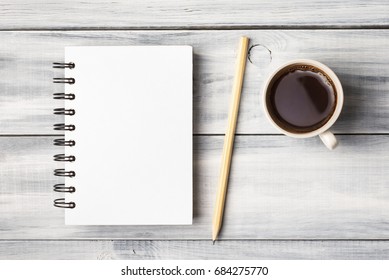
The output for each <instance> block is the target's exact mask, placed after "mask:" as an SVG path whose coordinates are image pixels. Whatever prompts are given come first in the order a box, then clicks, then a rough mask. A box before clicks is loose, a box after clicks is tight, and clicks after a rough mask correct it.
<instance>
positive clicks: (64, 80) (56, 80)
mask: <svg viewBox="0 0 389 280" xmlns="http://www.w3.org/2000/svg"><path fill="white" fill-rule="evenodd" d="M75 82H76V79H74V78H53V83H55V84H60V83H62V84H70V85H72V84H74V83H75Z"/></svg>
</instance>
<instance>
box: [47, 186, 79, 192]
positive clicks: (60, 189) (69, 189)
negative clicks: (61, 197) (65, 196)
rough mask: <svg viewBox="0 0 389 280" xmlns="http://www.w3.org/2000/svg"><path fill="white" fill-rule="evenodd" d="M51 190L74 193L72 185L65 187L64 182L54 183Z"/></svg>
mask: <svg viewBox="0 0 389 280" xmlns="http://www.w3.org/2000/svg"><path fill="white" fill-rule="evenodd" d="M53 191H55V192H61V193H65V192H67V193H74V192H75V191H76V188H75V187H73V186H70V187H65V184H55V185H54V186H53Z"/></svg>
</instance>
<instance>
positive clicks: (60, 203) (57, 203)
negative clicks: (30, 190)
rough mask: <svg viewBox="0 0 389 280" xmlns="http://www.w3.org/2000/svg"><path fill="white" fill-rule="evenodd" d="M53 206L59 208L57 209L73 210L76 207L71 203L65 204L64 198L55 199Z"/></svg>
mask: <svg viewBox="0 0 389 280" xmlns="http://www.w3.org/2000/svg"><path fill="white" fill-rule="evenodd" d="M54 206H55V207H59V208H70V209H72V208H74V207H76V204H75V203H74V202H73V201H71V202H66V201H65V198H57V199H55V200H54Z"/></svg>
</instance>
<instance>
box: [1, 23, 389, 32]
mask: <svg viewBox="0 0 389 280" xmlns="http://www.w3.org/2000/svg"><path fill="white" fill-rule="evenodd" d="M370 29H371V30H377V29H389V24H384V25H356V26H355V25H236V26H235V25H230V26H225V25H221V26H217V25H216V26H215V25H204V26H202V25H199V26H169V27H166V26H161V27H158V26H157V27H155V26H153V27H147V26H137V27H124V26H123V27H106V26H100V27H75V26H74V27H66V28H61V27H50V28H0V32H8V31H12V32H17V31H20V32H28V31H32V32H40V31H210V30H212V31H228V30H231V31H234V30H242V31H244V30H370Z"/></svg>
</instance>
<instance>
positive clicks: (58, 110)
mask: <svg viewBox="0 0 389 280" xmlns="http://www.w3.org/2000/svg"><path fill="white" fill-rule="evenodd" d="M75 113H76V110H74V109H65V108H55V109H54V115H66V116H73V115H74V114H75Z"/></svg>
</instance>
